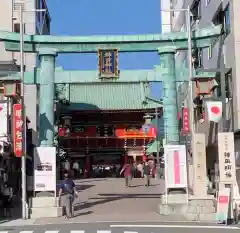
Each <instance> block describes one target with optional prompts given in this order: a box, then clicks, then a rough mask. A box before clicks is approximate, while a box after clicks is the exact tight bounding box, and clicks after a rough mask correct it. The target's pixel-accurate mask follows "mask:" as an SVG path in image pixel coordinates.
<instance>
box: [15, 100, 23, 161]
mask: <svg viewBox="0 0 240 233" xmlns="http://www.w3.org/2000/svg"><path fill="white" fill-rule="evenodd" d="M22 123H23V122H22V105H21V104H14V105H13V148H14V153H15V155H16V157H21V156H22V133H23V128H22V126H23V124H22Z"/></svg>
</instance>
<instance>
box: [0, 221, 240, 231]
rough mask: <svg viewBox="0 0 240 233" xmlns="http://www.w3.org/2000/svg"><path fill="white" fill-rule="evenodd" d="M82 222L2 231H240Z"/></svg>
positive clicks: (214, 226)
mask: <svg viewBox="0 0 240 233" xmlns="http://www.w3.org/2000/svg"><path fill="white" fill-rule="evenodd" d="M129 224H130V223H127V224H123V223H119V222H111V223H91V224H89V223H82V224H79V223H78V224H76V223H71V224H60V225H59V224H56V225H45V226H26V227H6V228H1V229H0V233H159V232H160V233H192V232H194V233H202V231H204V230H205V231H207V232H208V233H229V231H232V232H239V231H240V228H238V227H236V226H233V227H228V226H219V225H201V224H199V225H196V224H181V225H178V224H173V223H172V224H171V225H168V224H166V223H165V224H164V223H163V224H160V223H157V224H156V223H144V222H141V223H134V224H130V225H129Z"/></svg>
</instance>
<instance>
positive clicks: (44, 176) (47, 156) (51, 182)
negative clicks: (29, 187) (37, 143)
mask: <svg viewBox="0 0 240 233" xmlns="http://www.w3.org/2000/svg"><path fill="white" fill-rule="evenodd" d="M34 191H36V192H38V191H54V192H56V148H55V147H37V148H36V150H35V153H34Z"/></svg>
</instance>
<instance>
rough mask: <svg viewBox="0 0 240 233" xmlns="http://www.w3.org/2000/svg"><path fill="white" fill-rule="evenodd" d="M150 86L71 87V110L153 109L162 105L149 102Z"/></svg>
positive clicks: (119, 84)
mask: <svg viewBox="0 0 240 233" xmlns="http://www.w3.org/2000/svg"><path fill="white" fill-rule="evenodd" d="M150 95H151V89H150V86H146V85H143V84H141V83H139V82H136V83H106V82H105V83H88V84H71V85H70V102H71V106H70V108H78V109H82V110H95V109H101V110H122V109H129V110H135V109H151V108H156V107H161V105H160V104H158V103H156V102H152V101H147V100H146V96H150Z"/></svg>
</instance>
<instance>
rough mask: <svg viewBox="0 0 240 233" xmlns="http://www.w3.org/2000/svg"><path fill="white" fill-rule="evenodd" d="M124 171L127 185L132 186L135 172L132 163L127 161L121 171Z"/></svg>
mask: <svg viewBox="0 0 240 233" xmlns="http://www.w3.org/2000/svg"><path fill="white" fill-rule="evenodd" d="M122 173H124V178H125V187H130V186H131V185H130V182H131V179H132V174H133V168H132V165H131V164H130V163H127V164H125V165H124V166H123V168H122V170H121V171H120V175H122Z"/></svg>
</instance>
